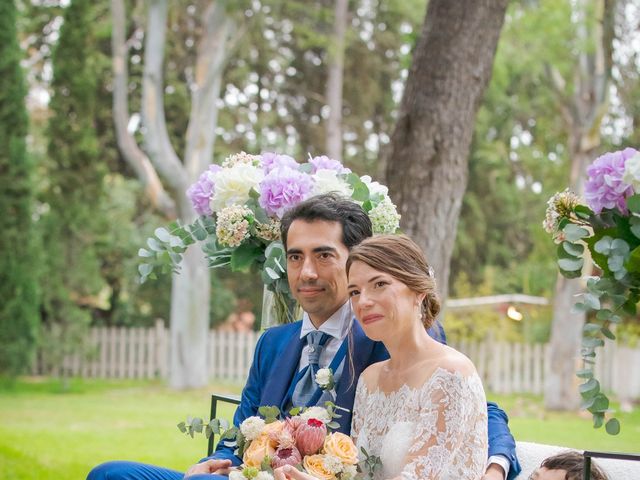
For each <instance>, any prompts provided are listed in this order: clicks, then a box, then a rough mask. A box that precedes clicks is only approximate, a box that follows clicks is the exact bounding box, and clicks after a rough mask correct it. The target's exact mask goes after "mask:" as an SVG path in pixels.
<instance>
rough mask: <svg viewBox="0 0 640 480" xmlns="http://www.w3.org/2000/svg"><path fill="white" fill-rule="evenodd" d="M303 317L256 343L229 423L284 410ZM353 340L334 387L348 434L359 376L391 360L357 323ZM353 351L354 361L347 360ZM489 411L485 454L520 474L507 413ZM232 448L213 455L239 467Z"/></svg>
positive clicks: (439, 331) (435, 330)
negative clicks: (267, 409) (269, 408)
mask: <svg viewBox="0 0 640 480" xmlns="http://www.w3.org/2000/svg"><path fill="white" fill-rule="evenodd" d="M301 328H302V321H298V322H295V323H289V324H286V325H280V326H278V327H273V328H270V329H268V330H266V331H265V332H264V333H263V334H262V336H261V337H260V339H259V340H258V344H257V345H256V350H255V354H254V357H253V363H252V365H251V369H250V371H249V378H248V379H247V383H246V385H245V387H244V389H243V390H242V397H241V400H240V405H239V406H238V409H237V410H236V413H235V416H234V418H233V423H234V424H235V425H236V426H238V425H240V424H241V423H242V422H243V421H244V420H245V419H246V418H248V417H250V416H253V415H257V414H258V408H259V407H261V406H264V405H275V406H277V407H278V408H280V409H281V411H282V410H283V407H284V405H282V404H283V402H284V401H285V400H286V399H285V397H286V394H287V391H288V390H289V387H290V385H291V381H292V380H293V377H294V376H295V374H296V372H297V370H298V365H299V363H300V354H301V353H302V347H303V346H304V341H303V340H302V339H300V329H301ZM350 335H351V338H352V340H353V342H351V343H350V344H349V347H348V348H349V350H350V351H348V353H347V357H346V359H345V363H344V371H343V374H342V376H341V378H340V381H339V382H338V384H337V385H336V401H335V404H336V405H338V406H340V407H343V408H345V409H347V410H349V413H346V412H340V413H341V414H342V417H341V418H340V419H338V422H339V423H340V431H341V432H343V433H346V434H349V432H350V430H351V410H353V401H354V397H355V391H356V384H357V380H358V377H359V376H360V374H361V373H362V372H363V370H364V369H365V368H367V367H368V366H369V365H371V364H372V363H376V362H380V361H382V360H386V359H387V358H389V354H388V353H387V350H386V349H385V348H384V345H383V344H382V343H381V342H374V341H372V340H370V339H369V338H367V337H366V335H365V334H364V332H363V331H362V329H361V328H360V325H359V324H358V322H356V321H354V322H353V327H352V328H351V332H350ZM429 335H431V336H432V337H433V338H435V339H436V340H438V341H440V342H442V343H446V337H445V334H444V330H443V328H442V326H441V325H440V324H439V323H438V324H436V325H434V327H432V328H431V329H430V330H429ZM349 355H351V358H352V360H353V361H352V362H350V361H349ZM487 408H488V413H489V455H490V456H491V455H503V456H505V457H506V458H508V459H509V462H510V464H511V467H510V470H509V477H508V478H509V479H512V478H514V477H515V476H516V475H517V474H518V473H519V472H520V464H519V463H518V459H517V458H516V453H515V452H516V448H515V447H516V445H515V441H514V439H513V437H512V436H511V433H510V432H509V427H508V426H507V423H508V418H507V415H506V414H505V413H504V412H503V411H502V410H501V409H500V408H499V407H498V406H497V405H496V404H495V403H492V402H489V403H488V404H487ZM233 450H234V448H232V447H227V446H224V445H223V444H222V443H218V446H217V448H216V451H215V452H214V454H213V455H212V456H211V457H207V458H219V459H230V460H231V461H232V462H233V464H234V465H239V464H240V463H241V459H240V458H238V457H237V456H235V455H234V454H233ZM204 460H206V459H203V460H201V461H204Z"/></svg>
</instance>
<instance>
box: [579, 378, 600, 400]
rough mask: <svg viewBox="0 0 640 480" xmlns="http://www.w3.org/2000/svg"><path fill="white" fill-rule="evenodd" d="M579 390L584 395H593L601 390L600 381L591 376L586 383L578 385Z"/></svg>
mask: <svg viewBox="0 0 640 480" xmlns="http://www.w3.org/2000/svg"><path fill="white" fill-rule="evenodd" d="M578 390H579V391H580V394H581V395H582V396H583V397H593V396H594V395H597V394H598V393H599V392H600V382H598V381H597V380H596V379H595V378H590V379H589V380H587V381H586V382H585V383H583V384H581V385H580V386H579V387H578Z"/></svg>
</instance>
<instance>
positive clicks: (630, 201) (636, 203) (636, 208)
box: [627, 195, 640, 213]
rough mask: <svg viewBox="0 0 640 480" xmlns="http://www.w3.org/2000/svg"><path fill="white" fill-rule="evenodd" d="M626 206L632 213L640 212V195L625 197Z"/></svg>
mask: <svg viewBox="0 0 640 480" xmlns="http://www.w3.org/2000/svg"><path fill="white" fill-rule="evenodd" d="M627 208H628V209H629V210H631V211H632V212H633V213H640V195H631V196H630V197H627Z"/></svg>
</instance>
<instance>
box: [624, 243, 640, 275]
mask: <svg viewBox="0 0 640 480" xmlns="http://www.w3.org/2000/svg"><path fill="white" fill-rule="evenodd" d="M624 266H625V268H626V269H627V270H628V271H629V272H640V246H638V247H636V248H634V249H633V250H632V251H631V254H630V255H629V258H628V259H627V261H626V262H625V264H624Z"/></svg>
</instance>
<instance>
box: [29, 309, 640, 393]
mask: <svg viewBox="0 0 640 480" xmlns="http://www.w3.org/2000/svg"><path fill="white" fill-rule="evenodd" d="M259 336H260V334H259V333H257V332H249V333H244V332H242V333H240V332H220V331H215V330H212V331H211V332H210V333H209V352H208V355H207V357H208V362H209V373H210V376H211V379H212V380H214V379H221V380H227V381H233V382H243V381H244V380H245V379H246V377H247V374H248V371H249V366H250V365H251V360H252V358H253V350H254V348H255V345H256V342H257V341H258V337H259ZM169 345H170V342H169V331H168V330H167V329H166V328H165V327H164V324H163V322H161V321H159V322H158V323H156V325H155V327H152V328H124V327H118V328H104V327H96V328H92V329H91V330H90V333H89V335H88V337H87V347H88V348H87V349H86V350H87V352H88V355H82V356H80V355H74V356H70V357H67V358H65V360H64V362H63V366H62V368H63V369H64V373H65V374H66V375H71V376H81V377H89V378H132V379H135V378H166V377H167V375H168V371H169V348H170V347H169ZM450 345H451V346H452V347H454V348H456V349H458V350H460V351H461V352H463V353H465V354H466V355H467V356H468V357H469V358H471V360H472V361H473V362H474V364H475V365H476V368H477V370H478V373H479V374H480V376H481V377H482V379H483V382H484V385H485V389H486V390H487V391H491V392H495V393H536V394H540V393H542V392H543V389H544V378H545V375H546V374H547V372H549V370H550V369H551V368H553V366H552V365H551V364H550V355H549V353H548V349H549V347H548V345H543V344H523V343H506V342H489V341H483V342H450ZM575 361H576V366H578V365H579V356H578V355H577V354H576V359H575ZM32 372H33V373H34V374H36V375H48V374H59V373H60V371H59V370H57V371H56V370H55V369H54V368H53V367H52V366H51V365H50V364H49V362H48V361H47V359H46V357H45V355H44V353H42V352H41V353H39V355H38V358H37V361H36V363H35V364H34V366H33V368H32ZM596 374H597V377H598V378H599V379H600V380H601V382H602V387H603V389H605V390H606V391H609V392H613V393H615V394H616V395H617V396H618V397H620V398H624V399H628V400H632V399H638V398H640V349H631V348H627V347H622V346H618V345H615V344H613V343H611V342H607V345H606V346H605V347H604V348H603V349H600V350H599V351H598V357H597V364H596ZM578 382H579V379H578V378H576V383H578Z"/></svg>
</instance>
